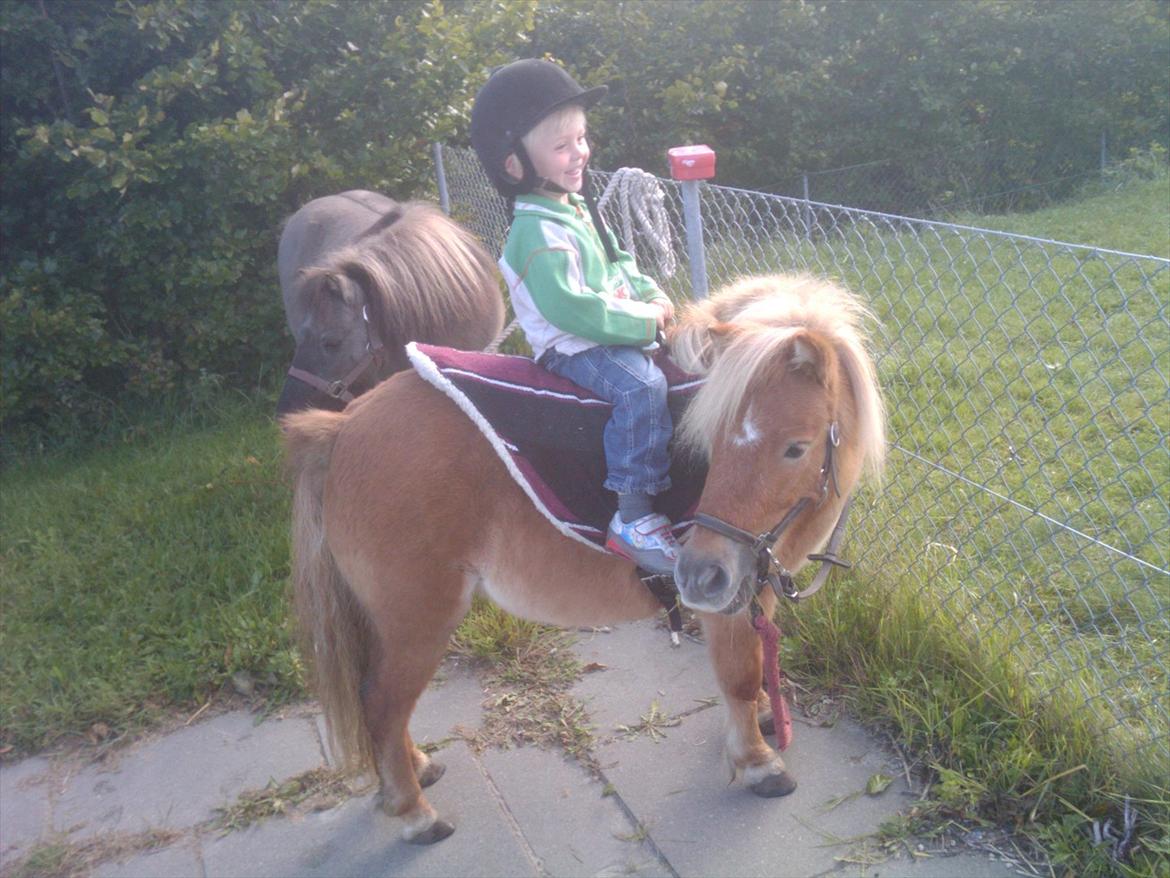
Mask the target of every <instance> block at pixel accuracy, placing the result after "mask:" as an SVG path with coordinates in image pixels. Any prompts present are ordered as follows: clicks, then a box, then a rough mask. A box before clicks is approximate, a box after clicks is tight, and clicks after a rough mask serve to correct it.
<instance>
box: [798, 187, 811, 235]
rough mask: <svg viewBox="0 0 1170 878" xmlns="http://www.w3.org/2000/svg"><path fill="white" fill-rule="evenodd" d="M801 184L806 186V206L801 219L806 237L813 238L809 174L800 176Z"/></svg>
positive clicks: (802, 210)
mask: <svg viewBox="0 0 1170 878" xmlns="http://www.w3.org/2000/svg"><path fill="white" fill-rule="evenodd" d="M800 179H801V182H802V183H803V185H804V206H803V207H801V209H800V212H801V219H803V220H804V237H805V238H807V239H811V238H812V205H811V204H809V197H808V174H801V175H800Z"/></svg>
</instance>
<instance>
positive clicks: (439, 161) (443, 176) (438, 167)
mask: <svg viewBox="0 0 1170 878" xmlns="http://www.w3.org/2000/svg"><path fill="white" fill-rule="evenodd" d="M433 152H434V154H435V180H436V181H437V182H438V184H439V207H441V208H442V209H443V213H445V214H447V215H448V216H450V215H451V197H450V195H449V194H448V192H447V173H446V171H445V170H444V169H443V144H441V143H439V142H438V141H436V142H435V143H434V144H433Z"/></svg>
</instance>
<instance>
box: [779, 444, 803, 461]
mask: <svg viewBox="0 0 1170 878" xmlns="http://www.w3.org/2000/svg"><path fill="white" fill-rule="evenodd" d="M806 451H808V443H807V442H793V443H792V444H791V445H789V446H788V448H787V449H785V451H784V456H785V457H787V458H788V459H789V460H799V459H800V458H802V457H804V453H805V452H806Z"/></svg>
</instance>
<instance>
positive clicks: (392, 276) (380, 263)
mask: <svg viewBox="0 0 1170 878" xmlns="http://www.w3.org/2000/svg"><path fill="white" fill-rule="evenodd" d="M302 275H303V277H304V282H305V283H306V284H308V285H310V287H311V288H310V289H309V290H308V292H309V296H310V298H312V297H315V296H317V295H320V294H321V290H322V289H324V287H325V286H326V284H325V282H326V281H327V280H328V279H329V278H330V277H334V278H342V277H348V278H350V279H351V280H353V281H355V282H356V283H358V284H359V285H360V286H361V287H362V288H363V289H364V290H365V291H366V295H367V297H369V296H370V294H371V293H374V294H375V296H374V297H373V301H368V302H366V303H365V304H368V305H369V318H370V320H371V321H372V322H373V323H374V325H375V327H376V328H377V329H378V331H379V332H380V333H381V336H382V338H383V339H386V340H390V339H403V340H410V339H415V338H425V337H427V335H428V331H429V330H433V328H434V327H436V326H456V325H461V324H470V323H471V322H472V321H474V320H476V319H477V318H478V317H479V315H480V314H481V313H482V307H483V306H482V301H483V294H482V292H481V291H482V290H483V289H484V287H497V286H498V283H499V282H498V279H497V277H496V267H495V265H494V264H493V263H492V262H491V258H490V257H489V256H488V255H487V253H486V252H485V251H484V250H483V248H482V247H480V246H479V243H478V242H477V241H476V239H475V237H474V236H472V234H471V233H470V232H468V231H467V230H466V229H464V228H463V227H462V226H460V225H459V224H457V223H455V222H454V221H453V220H451V219H449V218H448V217H447V216H446V215H445V214H444V213H443V212H442V211H440V210H439V209H438V208H437V207H435V206H434V205H432V204H428V203H427V202H423V201H408V202H403V203H401V204H398V205H396V206H395V207H394V208H393V209H392V210H391V211H390V212H389V213H388V214H386V216H384V217H382V218H381V219H379V220H378V221H377V222H375V223H374V224H373V225H372V226H371V227H370V228H369V229H367V230H366V231H365V232H364V233H363V234H362V235H361V236H359V238H358V240H357V242H356V243H354V244H351V245H349V246H347V247H342V248H340V249H339V250H337V251H335V252H334V253H332V254H330V256H329V258H328V259H327V260H326V262H325V264H323V265H321V266H318V267H314V268H307V269H305V270H304V271H303V273H302ZM338 287H339V288H340V289H342V290H343V291H344V292H345V295H346V296H347V298H349V297H352V296H355V295H356V291H355V290H353V289H352V285H350V284H338ZM436 290H441V291H442V295H435V291H436ZM350 304H357V303H355V302H350Z"/></svg>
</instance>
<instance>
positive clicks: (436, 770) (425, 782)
mask: <svg viewBox="0 0 1170 878" xmlns="http://www.w3.org/2000/svg"><path fill="white" fill-rule="evenodd" d="M446 771H447V766H446V765H444V764H443V763H441V762H436V761H435V760H433V759H432V760H430V761H429V762H428V763H427V764H426V767H425V768H424V769H423V770H422V771H420V772H419V773H418V785H419V786H420V787H429V786H430V785H431V784H433V783H434V782H435V781H437V780H438V779H439V778H441V777H442V776H443V774H444V773H445V772H446ZM450 834H451V833H447V835H450ZM436 841H438V839H436Z"/></svg>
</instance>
